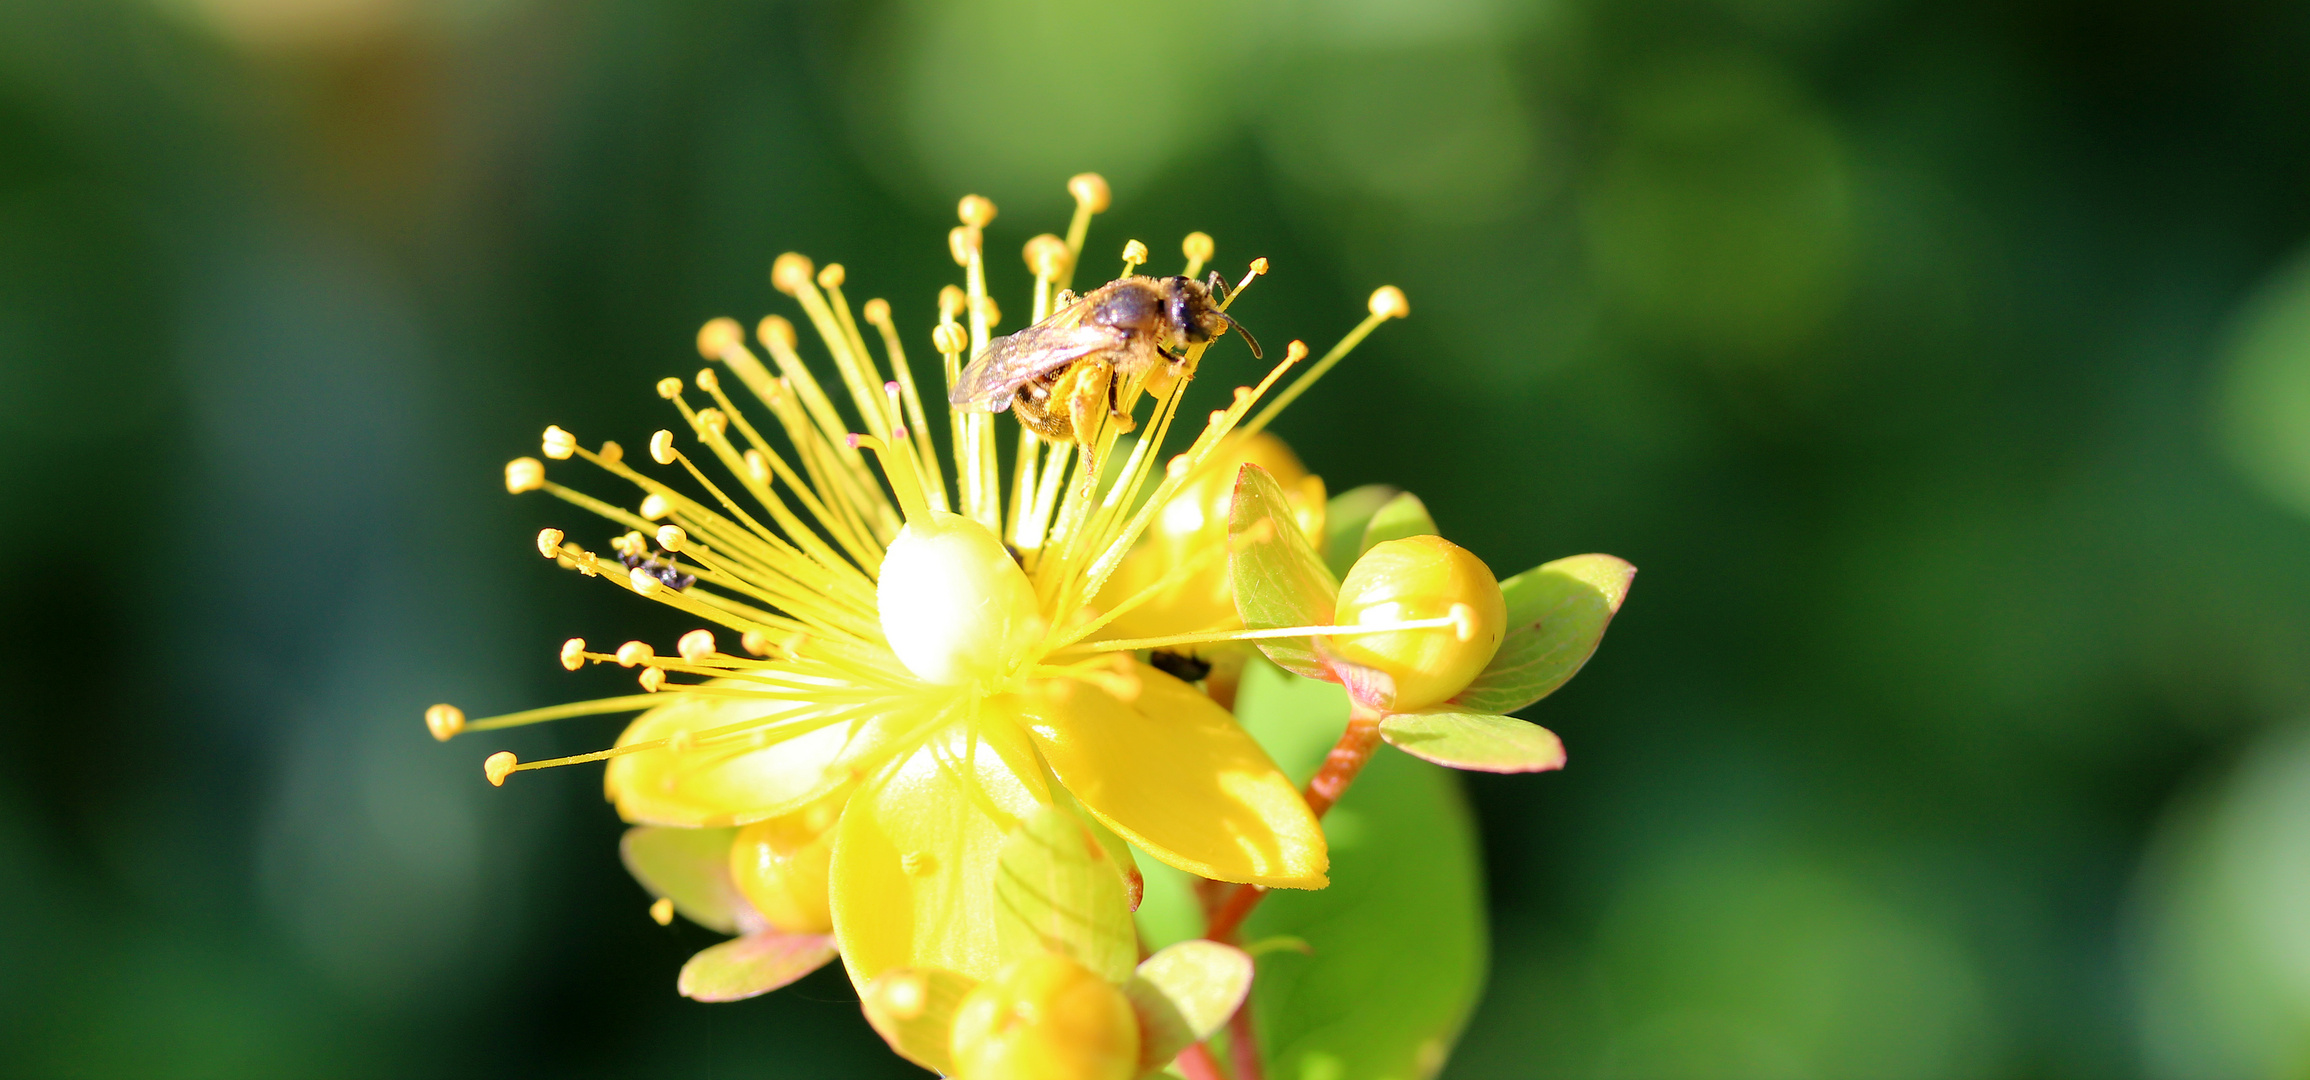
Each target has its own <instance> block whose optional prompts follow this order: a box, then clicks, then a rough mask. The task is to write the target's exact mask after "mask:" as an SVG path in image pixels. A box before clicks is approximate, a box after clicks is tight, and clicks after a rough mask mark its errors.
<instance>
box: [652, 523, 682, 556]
mask: <svg viewBox="0 0 2310 1080" xmlns="http://www.w3.org/2000/svg"><path fill="white" fill-rule="evenodd" d="M689 542H690V534H689V533H687V532H684V531H683V530H682V527H681V526H679V525H660V526H658V546H659V547H662V548H664V549H666V550H667V551H680V550H682V548H683V547H684V546H685V545H687V544H688V543H689Z"/></svg>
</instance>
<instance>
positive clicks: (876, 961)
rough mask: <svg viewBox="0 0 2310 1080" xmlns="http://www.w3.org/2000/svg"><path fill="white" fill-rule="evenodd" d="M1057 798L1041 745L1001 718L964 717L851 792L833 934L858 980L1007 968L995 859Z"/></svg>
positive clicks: (841, 831) (837, 855)
mask: <svg viewBox="0 0 2310 1080" xmlns="http://www.w3.org/2000/svg"><path fill="white" fill-rule="evenodd" d="M1049 802H1050V790H1049V788H1047V787H1045V786H1044V784H1043V779H1042V767H1041V765H1040V764H1039V763H1038V762H1037V761H1036V760H1035V748H1034V745H1033V744H1032V743H1031V742H1029V741H1028V739H1027V737H1026V734H1025V733H1024V732H1022V731H1020V730H1019V729H1018V728H1017V727H1016V726H1015V725H1013V724H1011V723H1009V722H1008V721H1006V720H1003V719H1001V718H999V717H998V718H995V719H994V720H993V722H991V723H990V722H986V720H985V719H984V718H981V719H976V720H974V719H971V718H965V719H962V720H958V721H956V722H955V723H952V724H948V725H947V726H945V727H943V728H941V729H939V730H938V731H936V732H934V733H932V735H931V736H930V737H929V738H928V739H926V740H924V742H923V743H922V745H921V746H920V747H919V748H917V749H916V750H915V751H914V752H913V754H912V755H910V756H909V757H907V758H906V759H905V760H904V761H902V762H899V763H897V764H896V765H894V766H893V767H892V768H891V770H890V771H889V772H887V773H884V774H883V775H881V776H879V777H876V778H875V779H873V780H871V781H869V782H868V783H867V784H866V786H864V787H862V788H860V789H859V791H858V792H857V793H856V794H854V795H852V796H851V799H850V805H849V807H848V808H847V809H845V810H844V811H843V814H842V824H841V825H839V826H838V827H837V829H838V831H837V833H836V835H835V839H834V871H833V875H832V882H833V907H834V936H835V940H836V941H838V942H839V943H840V944H841V946H842V959H843V963H844V964H846V965H847V966H848V967H849V969H850V978H851V981H853V982H855V983H857V984H859V985H860V986H864V985H866V983H868V982H869V981H872V980H873V978H874V977H875V976H876V975H879V974H881V973H883V972H884V971H888V970H890V969H892V968H902V967H912V968H944V969H946V970H948V971H956V972H961V973H962V974H964V975H968V976H970V977H972V978H974V979H988V978H993V977H994V975H995V973H996V972H997V971H1000V970H1001V969H1002V966H1003V963H1002V961H1003V957H1002V955H1001V953H1000V951H999V950H998V948H997V946H996V941H995V921H994V918H995V861H996V859H997V858H998V857H999V856H1000V855H1001V854H1002V849H1003V840H1004V839H1005V838H1006V837H1008V836H1009V834H1010V831H1011V830H1012V829H1014V828H1016V827H1017V826H1018V824H1019V822H1020V820H1021V819H1023V818H1025V817H1026V816H1027V815H1028V814H1030V813H1033V812H1034V811H1035V810H1036V809H1038V808H1040V807H1042V806H1044V805H1047V804H1048V803H1049Z"/></svg>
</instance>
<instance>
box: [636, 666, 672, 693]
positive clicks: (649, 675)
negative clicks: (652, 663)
mask: <svg viewBox="0 0 2310 1080" xmlns="http://www.w3.org/2000/svg"><path fill="white" fill-rule="evenodd" d="M664 685H666V671H665V669H664V668H655V667H651V668H643V669H642V692H643V693H646V694H655V693H657V692H658V689H659V688H660V687H662V686H664Z"/></svg>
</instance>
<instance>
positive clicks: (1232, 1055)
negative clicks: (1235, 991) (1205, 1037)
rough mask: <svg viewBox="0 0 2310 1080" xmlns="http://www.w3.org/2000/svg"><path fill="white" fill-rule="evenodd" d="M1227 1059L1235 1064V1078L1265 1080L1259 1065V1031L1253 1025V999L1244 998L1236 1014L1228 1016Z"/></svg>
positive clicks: (1236, 1079) (1240, 1079)
mask: <svg viewBox="0 0 2310 1080" xmlns="http://www.w3.org/2000/svg"><path fill="white" fill-rule="evenodd" d="M1227 1060H1228V1062H1229V1063H1230V1064H1232V1065H1234V1066H1235V1080H1263V1071H1262V1070H1261V1069H1260V1067H1259V1033H1258V1032H1257V1031H1254V1030H1252V1027H1251V999H1250V998H1248V997H1247V998H1244V999H1243V1004H1242V1005H1241V1006H1239V1007H1237V1008H1236V1010H1235V1015H1234V1016H1231V1017H1228V1018H1227Z"/></svg>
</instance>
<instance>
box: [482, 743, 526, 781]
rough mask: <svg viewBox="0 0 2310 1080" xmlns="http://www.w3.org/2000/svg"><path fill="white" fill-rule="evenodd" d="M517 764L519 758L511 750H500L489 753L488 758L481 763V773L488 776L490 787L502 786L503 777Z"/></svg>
mask: <svg viewBox="0 0 2310 1080" xmlns="http://www.w3.org/2000/svg"><path fill="white" fill-rule="evenodd" d="M519 764H521V759H520V758H517V757H515V756H513V751H511V750H500V751H498V752H496V753H494V754H491V755H489V758H488V760H486V761H483V762H482V763H481V775H483V776H486V777H488V778H489V783H490V785H491V786H492V787H504V786H505V778H506V777H507V776H508V775H510V774H511V773H512V772H513V767H514V766H516V765H519Z"/></svg>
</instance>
